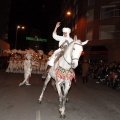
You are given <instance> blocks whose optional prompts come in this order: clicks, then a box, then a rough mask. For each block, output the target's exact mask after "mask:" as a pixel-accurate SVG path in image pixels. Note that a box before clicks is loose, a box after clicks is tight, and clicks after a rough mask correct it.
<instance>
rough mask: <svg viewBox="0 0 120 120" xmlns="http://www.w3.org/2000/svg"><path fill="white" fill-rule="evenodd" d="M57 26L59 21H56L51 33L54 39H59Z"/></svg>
mask: <svg viewBox="0 0 120 120" xmlns="http://www.w3.org/2000/svg"><path fill="white" fill-rule="evenodd" d="M59 26H60V22H57V24H56V26H55V29H54V31H53V33H52V36H53V38H54V39H55V40H56V41H60V39H61V36H59V35H57V29H58V27H59Z"/></svg>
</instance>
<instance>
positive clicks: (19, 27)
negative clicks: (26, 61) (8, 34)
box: [15, 25, 25, 49]
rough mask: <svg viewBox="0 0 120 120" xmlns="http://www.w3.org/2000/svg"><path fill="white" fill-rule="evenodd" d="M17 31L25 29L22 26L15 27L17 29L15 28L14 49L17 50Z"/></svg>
mask: <svg viewBox="0 0 120 120" xmlns="http://www.w3.org/2000/svg"><path fill="white" fill-rule="evenodd" d="M18 29H23V30H24V29H25V27H24V26H19V25H18V26H17V28H16V40H15V49H16V48H17V34H18Z"/></svg>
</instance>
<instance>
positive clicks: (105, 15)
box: [101, 9, 120, 20]
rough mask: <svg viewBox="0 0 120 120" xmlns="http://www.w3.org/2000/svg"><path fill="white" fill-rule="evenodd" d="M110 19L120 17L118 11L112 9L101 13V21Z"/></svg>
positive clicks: (119, 10)
mask: <svg viewBox="0 0 120 120" xmlns="http://www.w3.org/2000/svg"><path fill="white" fill-rule="evenodd" d="M111 17H120V9H114V10H110V11H106V12H102V13H101V20H103V19H107V18H111Z"/></svg>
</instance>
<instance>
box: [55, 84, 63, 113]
mask: <svg viewBox="0 0 120 120" xmlns="http://www.w3.org/2000/svg"><path fill="white" fill-rule="evenodd" d="M56 88H57V92H58V95H59V102H60V104H59V111H60V112H61V107H62V97H63V95H62V90H61V84H60V83H58V82H57V83H56Z"/></svg>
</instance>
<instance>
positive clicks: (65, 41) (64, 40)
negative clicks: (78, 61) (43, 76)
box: [46, 22, 73, 73]
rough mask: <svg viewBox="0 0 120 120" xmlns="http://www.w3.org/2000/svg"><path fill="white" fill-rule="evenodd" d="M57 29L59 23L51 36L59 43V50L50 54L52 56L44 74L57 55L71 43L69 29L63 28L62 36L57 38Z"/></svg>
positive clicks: (58, 23) (52, 64)
mask: <svg viewBox="0 0 120 120" xmlns="http://www.w3.org/2000/svg"><path fill="white" fill-rule="evenodd" d="M58 27H60V22H57V24H56V26H55V29H54V31H53V34H52V36H53V38H54V39H55V40H56V41H59V48H58V49H57V50H55V51H54V53H53V54H52V56H51V57H50V58H49V61H48V62H47V65H48V66H47V70H46V73H47V72H48V71H49V69H50V67H51V66H54V61H55V59H56V58H57V55H58V54H59V53H60V52H61V51H63V50H64V48H65V47H66V46H68V45H69V43H71V42H72V41H73V39H72V38H71V37H70V32H71V29H70V28H66V27H64V28H63V29H62V32H63V36H59V35H57V29H58Z"/></svg>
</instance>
